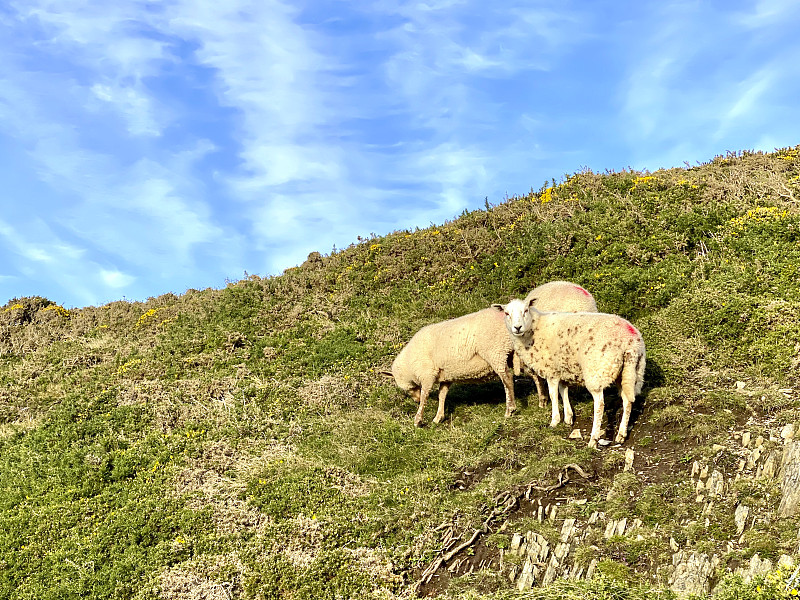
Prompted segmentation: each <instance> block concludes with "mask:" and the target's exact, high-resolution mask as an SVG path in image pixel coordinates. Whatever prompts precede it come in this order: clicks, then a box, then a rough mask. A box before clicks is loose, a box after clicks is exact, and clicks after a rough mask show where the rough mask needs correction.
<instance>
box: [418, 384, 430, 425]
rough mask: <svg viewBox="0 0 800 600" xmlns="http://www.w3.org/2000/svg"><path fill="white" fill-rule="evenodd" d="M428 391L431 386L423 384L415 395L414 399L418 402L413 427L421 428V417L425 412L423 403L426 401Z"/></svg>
mask: <svg viewBox="0 0 800 600" xmlns="http://www.w3.org/2000/svg"><path fill="white" fill-rule="evenodd" d="M430 391H431V386H430V385H425V384H423V385H422V387H421V388H420V390H419V391H418V392H417V393H416V394H415V397H416V398H417V399H418V400H419V408H418V409H417V414H416V415H415V416H414V425H416V426H417V427H422V415H423V413H424V412H425V402H427V400H428V394H429V393H430Z"/></svg>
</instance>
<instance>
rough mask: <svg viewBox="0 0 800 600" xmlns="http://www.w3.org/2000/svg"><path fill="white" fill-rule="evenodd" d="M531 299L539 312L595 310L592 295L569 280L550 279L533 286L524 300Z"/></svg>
mask: <svg viewBox="0 0 800 600" xmlns="http://www.w3.org/2000/svg"><path fill="white" fill-rule="evenodd" d="M531 301H533V306H534V307H535V308H536V310H538V311H540V312H550V311H558V312H597V303H596V302H595V300H594V298H593V297H592V295H591V294H590V293H589V292H587V291H586V290H585V289H583V288H582V287H581V286H579V285H578V284H577V283H572V282H569V281H551V282H549V283H544V284H542V285H540V286H539V287H536V288H533V289H532V290H531V291H530V292H528V295H527V296H525V300H524V302H531Z"/></svg>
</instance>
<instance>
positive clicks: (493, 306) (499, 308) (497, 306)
mask: <svg viewBox="0 0 800 600" xmlns="http://www.w3.org/2000/svg"><path fill="white" fill-rule="evenodd" d="M492 308H494V309H495V310H502V311H505V307H504V306H503V305H502V304H492Z"/></svg>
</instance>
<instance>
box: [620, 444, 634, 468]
mask: <svg viewBox="0 0 800 600" xmlns="http://www.w3.org/2000/svg"><path fill="white" fill-rule="evenodd" d="M633 457H634V452H633V448H628V449H627V450H625V467H624V468H623V469H622V470H623V471H630V470H632V469H633Z"/></svg>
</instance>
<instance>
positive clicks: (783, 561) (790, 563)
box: [778, 554, 795, 571]
mask: <svg viewBox="0 0 800 600" xmlns="http://www.w3.org/2000/svg"><path fill="white" fill-rule="evenodd" d="M778 566H779V567H783V568H784V569H785V570H787V571H788V570H790V569H794V567H795V565H794V559H793V558H792V557H791V556H789V555H788V554H781V557H780V558H779V559H778Z"/></svg>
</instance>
